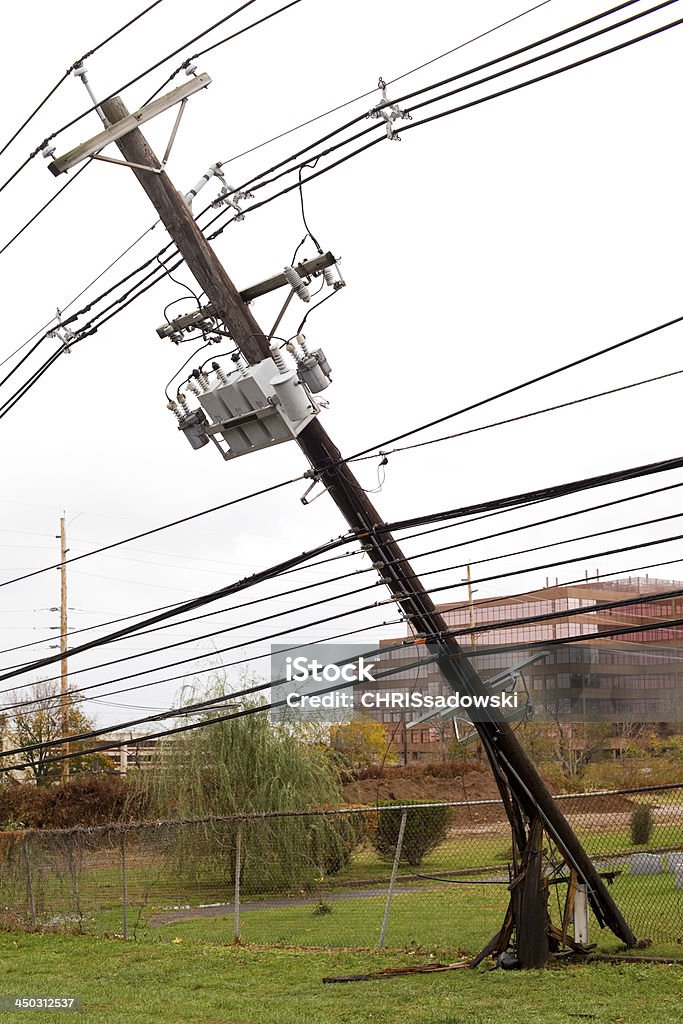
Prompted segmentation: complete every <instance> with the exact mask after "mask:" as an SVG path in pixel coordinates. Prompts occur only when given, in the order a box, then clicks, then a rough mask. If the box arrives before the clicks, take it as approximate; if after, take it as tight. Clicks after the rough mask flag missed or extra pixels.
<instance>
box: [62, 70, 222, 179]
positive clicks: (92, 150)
mask: <svg viewBox="0 0 683 1024" xmlns="http://www.w3.org/2000/svg"><path fill="white" fill-rule="evenodd" d="M80 77H83V76H82V75H81V76H80ZM210 84H211V78H210V77H209V75H207V74H201V75H197V77H196V78H188V80H187V81H186V82H183V84H182V85H179V86H178V87H177V89H173V90H172V91H171V92H169V93H166V95H164V96H160V97H159V99H158V100H152V102H151V103H148V104H147V105H146V106H144V107H141V108H140V109H139V110H136V111H135V113H133V114H129V115H128V117H124V118H123V119H122V120H121V121H117V122H116V124H113V125H109V126H108V127H107V128H105V129H104V131H102V132H100V133H99V135H95V136H94V137H93V138H92V139H88V141H87V142H82V143H81V144H80V146H76V147H75V149H71V150H69V152H68V153H64V155H63V156H58V157H56V158H55V159H54V160H53V161H52V163H51V164H48V166H49V168H50V170H51V171H52V173H53V174H54V175H55V177H56V176H57V175H59V174H64V173H65V171H70V170H71V168H72V167H76V165H77V164H80V163H83V161H84V160H87V159H88V158H89V157H93V158H94V159H96V160H105V161H107V162H108V163H118V164H123V165H124V166H126V167H133V166H134V167H138V168H141V169H142V170H145V171H151V172H152V173H153V174H160V173H161V171H162V170H163V164H164V163H165V162H166V160H168V157H169V154H170V151H171V146H172V145H173V141H174V139H175V136H176V132H177V131H178V124H179V123H180V117H181V116H182V110H183V107H184V101H185V100H187V99H188V98H189V97H190V96H192V95H194V93H196V92H199V90H200V89H206V87H207V86H208V85H210ZM176 103H180V104H181V108H180V112H179V114H178V116H177V118H176V121H175V124H174V126H173V130H172V132H171V138H170V140H169V144H168V146H167V147H166V154H165V156H164V161H163V162H162V166H161V167H160V168H157V167H145V165H144V164H132V163H129V162H128V161H125V160H114V158H113V157H105V156H101V155H100V153H101V151H102V150H103V149H104V147H105V146H108V145H109V144H110V143H111V142H116V141H117V140H118V139H121V138H123V136H124V135H128V134H129V133H130V132H132V131H134V129H135V128H139V127H140V125H142V124H145V123H146V122H147V121H151V120H152V118H154V117H157V115H159V114H162V113H163V112H164V111H165V110H168V109H169V108H170V107H174V106H175V105H176Z"/></svg>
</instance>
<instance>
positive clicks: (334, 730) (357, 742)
mask: <svg viewBox="0 0 683 1024" xmlns="http://www.w3.org/2000/svg"><path fill="white" fill-rule="evenodd" d="M330 743H331V745H332V748H333V750H336V751H337V753H338V754H340V755H341V757H342V760H343V761H344V763H345V764H346V765H348V767H349V768H367V767H368V766H369V765H371V764H377V763H378V762H379V761H381V760H382V759H383V758H384V756H385V755H386V753H387V736H386V732H385V728H384V726H383V725H382V723H381V722H373V721H361V720H358V721H353V722H344V723H343V724H341V725H333V726H332V727H331V729H330Z"/></svg>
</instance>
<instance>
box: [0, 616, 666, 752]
mask: <svg viewBox="0 0 683 1024" xmlns="http://www.w3.org/2000/svg"><path fill="white" fill-rule="evenodd" d="M661 626H665V627H667V628H673V627H680V626H683V619H666V620H664V621H663V622H662V623H660V626H659V627H658V628H661ZM649 628H650V629H651V628H653V627H649ZM647 631H648V627H645V628H643V626H642V625H641V624H638V625H636V626H626V627H624V626H620V627H617V628H616V629H611V630H598V631H596V632H595V633H592V634H584V633H580V634H577V635H574V636H569V637H561V638H560V637H558V638H553V639H549V640H542V641H528V642H524V643H522V644H515V645H512V646H510V645H508V646H495V647H491V648H487V650H486V652H485V654H486V655H490V654H491V653H493V652H496V651H509V650H518V649H523V650H529V649H537V648H539V647H559V646H566V645H567V644H570V643H579V644H580V643H586V641H590V640H593V641H594V640H596V639H604V638H608V637H613V636H622V635H632V634H634V633H642V632H647ZM451 632H452V631H449V633H451ZM453 632H454V631H453ZM437 639H441V637H439V638H437ZM423 642H429V639H428V638H427V640H426V641H423ZM481 653H482V652H481V651H479V652H473V653H472V655H471V656H472V657H475V658H476V657H477V656H480V655H481ZM442 656H443V655H441V654H437V655H435V656H434V658H433V659H429V660H437V659H438V658H440V657H442ZM427 660H428V659H420V660H419V661H418V662H416V663H415V665H420V664H425V662H426V661H427ZM409 668H411V666H410V665H405V664H402V665H400V666H398V667H396V668H392V669H388V670H387V671H386V672H384V673H381V674H380V673H378V674H377V676H376V677H375V678H376V679H379V678H385V677H390V676H392V675H397V674H399V673H400V672H405V671H407V670H408V669H409ZM273 685H275V683H274V682H270V683H266V684H259V686H258V688H259V689H264V688H268V687H271V686H273ZM340 688H341V686H340V683H339V682H335V683H331V684H330V685H329V686H327V687H324V688H322V689H319V690H316V691H314V692H313V693H311V694H310V696H320V695H322V694H325V693H331V692H334V691H335V690H339V689H340ZM254 691H255V688H251V687H250V688H249V691H246V690H245V691H239V692H238V693H232V694H224V695H222V696H221V697H218V698H211V700H212V701H213V702H214V703H213V705H211V704H209V703H208V701H207V702H200V703H199V704H198V705H194V706H192V705H191V706H190V708H189V709H187V708H186V709H184V712H185V713H186V714H187V713H201V712H202V711H207V710H209V709H210V708H211V707H212V706H213V707H215V706H216V705H217V704H219V703H220V702H221V701H222V702H223V703H224V702H225V701H226V700H230V701H234V700H235V698H236V697H238V696H244V695H247V693H248V692H254ZM286 703H287V700H286V698H284V699H283V700H280V701H271V702H269V703H268V702H267V703H263V704H258V705H255V706H251V707H246V708H243V709H241V710H240V711H236V712H233V713H231V714H228V715H216V716H213V717H211V718H208V719H204V720H200V721H198V722H191V723H187V724H185V725H183V726H176V727H174V728H171V729H164V730H162V731H161V732H159V733H147V734H145V735H144V736H140V737H137V738H136V737H133V738H127V739H125V740H121V741H111V742H108V743H106V744H103V745H101V746H99V747H95V748H92V749H87V750H80V751H72V752H69V753H68V754H60V755H56V756H54V757H50V758H47V759H45V761H44V762H43V763H53V762H57V761H63V760H68V759H70V758H72V757H76V756H83V755H84V754H90V753H99V752H101V751H103V750H113V749H118V748H119V747H120V746H123V745H127V744H129V743H136V742H149V741H150V740H153V739H161V738H164V737H166V736H171V735H178V734H180V733H183V732H188V731H191V730H194V729H198V728H208V727H210V726H211V725H216V724H219V723H220V722H224V721H229V720H232V719H236V718H242V717H245V716H247V715H252V714H262V713H263V712H265V711H272V710H274V709H276V708H278V707H283V706H285V705H286ZM163 717H171V716H170V715H168V714H167V715H165V716H163ZM154 720H156V721H160V720H163V718H162V716H150V717H149V718H148V719H147V723H149V722H151V721H154ZM135 724H143V723H142V721H138V722H136V723H135ZM124 728H130V723H126V724H125V725H120V726H119V727H118V728H117V727H116V726H114V727H111V726H110V727H103V728H102V729H101V730H92V731H91V733H90V734H81V735H80V736H64V737H60V738H59V739H55V740H50V741H48V742H47V743H44V744H39V745H25V746H23V747H19V748H15V749H13V750H10V751H5V752H3V753H2V755H0V756H16V755H17V754H22V753H26V752H30V751H32V750H34V749H49V748H50V747H55V746H60V745H64V743H65V742H70V743H75V742H80V741H82V740H83V739H85V738H94V736H96V735H103V734H106V733H109V734H110V733H112V732H116V731H120V730H121V729H124ZM25 767H30V762H29V763H27V764H22V763H20V764H13V765H8V766H7V767H5V768H0V772H9V771H18V770H22V769H23V768H25Z"/></svg>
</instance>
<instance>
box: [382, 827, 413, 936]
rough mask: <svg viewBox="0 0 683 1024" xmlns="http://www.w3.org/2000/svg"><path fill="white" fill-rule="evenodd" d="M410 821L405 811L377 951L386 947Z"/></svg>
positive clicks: (397, 841)
mask: <svg viewBox="0 0 683 1024" xmlns="http://www.w3.org/2000/svg"><path fill="white" fill-rule="evenodd" d="M407 819H408V811H404V812H403V814H402V815H401V824H400V826H399V829H398V839H397V840H396V853H395V854H394V863H393V865H392V868H391V878H390V879H389V889H388V891H387V904H386V906H385V908H384V918H383V920H382V928H381V931H380V933H379V939H378V940H377V949H381V948H382V946H383V945H384V939H385V937H386V934H387V925H388V924H389V911H390V910H391V901H392V899H393V898H394V888H395V886H396V875H397V874H398V865H399V861H400V860H401V850H402V849H403V836H404V834H405V830H406V821H407Z"/></svg>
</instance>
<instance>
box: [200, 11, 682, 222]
mask: <svg viewBox="0 0 683 1024" xmlns="http://www.w3.org/2000/svg"><path fill="white" fill-rule="evenodd" d="M631 2H633V0H631ZM631 2H629V3H626V4H622V5H620V8H621V7H626V6H630V5H631ZM678 2H679V0H663V3H660V4H658V5H656V6H655V7H651V8H648V9H647V10H646V11H643V12H640V13H638V14H635V15H632V16H631V17H630V18H627V19H624V20H622V21H620V22H616V23H614V24H613V25H610V26H608V27H607V28H604V29H600V30H598V31H596V32H593V33H589V34H588V35H586V36H583V37H582V38H581V39H577V40H574V41H573V42H570V43H566V44H564V46H562V47H559V48H558V49H556V50H553V51H550V52H549V53H545V54H540V55H538V56H536V57H533V58H531V59H529V60H528V61H525V62H522V63H520V64H518V65H515V66H514V67H512V68H506V69H504V70H503V71H500V72H497V73H496V74H495V75H491V76H488V77H486V78H482V79H478V80H476V81H474V82H468V83H467V84H466V85H464V86H462V87H461V88H460V89H459V90H457V91H466V90H469V89H473V88H476V87H477V86H479V85H482V84H484V83H486V82H487V81H489V80H491V79H493V78H497V77H499V76H500V75H507V74H511V73H513V72H515V71H518V70H520V69H521V68H524V67H527V66H528V65H530V64H533V63H536V62H537V61H539V60H544V59H546V58H547V57H551V56H554V55H556V54H557V53H560V52H562V51H564V50H567V49H573V48H574V47H576V46H580V45H582V44H583V43H585V42H587V41H590V40H592V39H594V38H595V37H596V36H600V35H603V34H604V33H605V32H611V31H614V30H615V29H618V28H621V27H622V26H623V25H626V24H629V23H630V22H632V21H635V20H638V19H639V18H642V17H645V16H647V15H648V14H651V13H653V12H655V11H658V10H660V9H661V8H662V7H666V6H669V5H670V4H672V3H678ZM620 8H617V9H620ZM613 10H614V9H613ZM610 13H612V11H607V12H605V13H604V14H601V15H597V16H596V17H595V18H592V19H588V21H589V22H590V21H595V20H598V19H599V18H602V17H605V16H606V15H607V14H610ZM579 24H584V23H579ZM677 24H679V22H672V23H670V24H668V25H665V26H663V28H659V29H656V30H654V31H652V32H648V33H645V34H644V35H642V36H638V37H636V38H634V39H630V40H627V41H626V42H625V43H622V44H620V45H619V46H616V47H612V48H610V49H607V50H604V51H602V52H600V53H597V54H593V55H591V56H590V57H587V58H584V59H583V60H582V61H578V62H576V63H574V64H570V65H566V66H565V67H563V68H559V69H556V70H555V71H553V72H549V73H547V74H545V75H541V76H540V77H537V78H534V79H531V80H529V81H527V82H523V83H518V84H517V85H515V86H512V87H510V88H508V89H504V90H502V91H499V92H497V93H492V94H490V95H488V96H485V97H482V98H481V99H479V100H476V101H473V102H472V103H468V104H464V105H463V106H461V107H458V108H455V109H453V110H451V111H447V112H445V113H446V114H451V113H457V112H459V111H460V110H464V109H468V108H469V107H470V106H476V105H478V104H480V103H483V102H486V101H488V100H489V99H497V98H498V97H499V96H503V95H507V93H508V92H514V91H517V90H518V89H521V88H524V87H525V86H526V85H532V84H535V83H537V82H540V81H544V80H545V79H546V78H549V77H552V76H553V75H556V74H561V73H562V72H564V71H569V70H571V69H573V68H575V67H578V66H580V65H582V64H584V63H588V62H590V61H592V60H597V59H599V58H601V57H604V56H608V55H609V54H611V53H613V52H615V51H616V50H619V49H623V48H625V47H627V46H631V45H634V44H635V43H637V42H642V41H643V40H644V39H648V38H650V36H652V35H656V34H657V33H659V32H661V31H666V30H667V29H669V28H673V27H675V26H676V25H677ZM577 27H579V26H577V25H574V26H571V27H570V28H568V29H564V30H562V31H561V32H558V33H555V34H554V36H552V37H549V38H557V37H558V36H561V35H565V34H567V33H568V32H571V31H573V30H574V29H575V28H577ZM544 41H546V40H541V41H540V43H531V44H529V45H527V46H526V47H522V48H521V49H519V50H517V51H513V53H512V54H506V55H505V56H504V57H499V58H495V59H494V60H492V61H488V62H486V63H485V64H482V65H480V66H479V67H477V68H474V69H469V70H468V71H464V72H461V73H460V74H459V75H457V76H454V78H462V77H466V76H468V75H470V74H474V73H475V72H476V71H478V70H481V69H483V68H486V67H490V66H492V65H493V64H497V63H499V62H500V61H502V60H505V59H507V58H508V57H510V56H514V55H515V54H517V53H522V52H525V51H527V50H530V49H533V48H535V47H536V46H538V45H541V43H542V42H544ZM450 80H452V79H446V80H445V81H450ZM440 84H443V83H436V85H434V86H425V87H424V88H423V89H421V90H417V91H416V92H415V93H408V94H406V96H404V97H400V99H401V100H402V99H406V98H408V97H410V96H413V95H418V94H422V93H424V92H428V91H431V90H432V89H434V88H437V87H438V85H440ZM448 95H452V94H451V93H448V94H445V95H441V96H436V97H432V98H431V99H429V100H425V101H424V102H423V103H421V104H419V106H415V107H413V108H411V109H419V107H421V106H426V105H429V104H431V103H438V102H440V101H441V100H443V99H445V98H446V96H448ZM394 102H398V101H394ZM382 106H383V104H380V105H379V107H377V108H375V109H378V110H379V109H381V107H382ZM408 113H410V110H408ZM366 116H367V115H365V114H361V115H358V116H356V117H354V118H353V119H352V120H351V121H348V122H346V124H344V125H341V126H340V127H339V128H336V129H334V130H333V131H331V132H329V133H328V134H327V135H324V136H322V138H320V139H318V140H317V141H316V142H313V143H310V144H309V145H307V146H305V147H304V148H303V149H300V150H298V151H297V152H296V153H294V154H292V155H291V156H290V157H287V158H286V159H284V160H280V161H279V162H278V163H276V164H274V165H273V166H272V167H271V168H270V169H269V170H268V171H265V172H262V173H261V174H258V175H256V176H255V177H253V178H250V179H248V180H247V181H246V182H243V183H242V184H241V185H240V186H239V189H240V190H244V189H247V188H248V189H250V190H251V191H257V190H258V189H261V188H264V187H265V186H267V185H270V184H272V183H273V182H275V181H278V180H279V179H280V178H282V177H284V176H286V175H288V174H291V173H293V172H294V171H298V170H300V169H302V168H304V167H305V166H306V165H307V163H308V162H310V161H314V162H316V163H317V161H318V160H320V159H321V158H322V157H324V156H329V154H330V153H333V152H336V150H338V149H341V148H343V147H344V146H348V145H349V144H350V143H351V142H354V141H356V140H358V139H360V138H363V137H364V136H366V135H369V134H372V133H373V132H375V131H376V130H378V129H379V130H380V131H381V134H380V135H379V136H378V137H377V138H376V139H374V140H372V141H371V142H369V143H367V144H365V145H364V146H361V147H359V148H358V149H357V150H354V151H353V152H352V153H350V154H348V155H347V156H346V157H342V158H341V159H339V160H337V161H336V162H335V163H334V164H332V165H330V166H328V167H326V168H323V169H322V170H320V171H318V172H316V173H314V174H311V175H309V176H308V178H307V179H306V180H307V181H311V180H313V179H314V178H316V177H319V176H320V175H321V174H324V173H326V172H327V171H328V170H330V169H332V167H336V166H339V165H340V164H342V163H345V162H346V160H348V159H351V158H352V157H354V156H357V155H359V154H360V153H362V152H364V151H365V150H367V149H370V148H372V146H374V145H377V144H378V143H379V142H383V141H385V139H386V133H385V130H384V126H383V124H382V123H379V124H377V123H375V124H373V125H370V126H369V127H368V128H365V129H363V130H362V131H359V132H356V134H355V135H352V136H350V137H349V138H347V139H344V140H343V141H341V142H338V143H336V144H335V145H333V146H329V147H328V148H327V149H325V150H323V151H322V152H320V153H318V154H315V155H314V156H313V157H307V158H306V159H305V160H304V161H302V162H301V163H299V164H295V165H294V166H292V167H290V168H288V169H286V170H283V171H281V172H280V173H279V174H276V175H274V176H273V177H271V178H268V179H267V180H266V181H263V180H262V179H263V178H265V177H266V175H268V174H271V172H273V171H276V170H278V169H279V168H281V167H284V166H285V165H286V164H288V163H291V161H292V160H294V159H296V158H297V157H299V156H301V155H302V154H304V153H306V152H308V150H310V149H312V148H313V147H314V146H316V145H319V144H321V143H322V142H326V141H328V140H329V139H332V138H334V137H335V136H336V135H339V134H340V133H341V132H343V131H345V130H346V129H348V128H351V127H353V126H354V125H356V124H358V123H359V122H361V121H364V120H365V118H366ZM443 116H445V114H444V115H443ZM430 120H432V118H423V119H422V120H421V121H418V122H415V123H413V124H412V125H410V126H406V127H404V128H402V129H393V134H394V136H400V134H401V133H402V132H403V131H406V130H408V128H414V127H417V125H419V124H424V123H427V122H428V121H430ZM294 187H297V188H298V187H299V186H298V184H297V185H296V186H291V187H290V188H289V189H286V190H284V191H283V192H281V193H278V195H284V194H286V192H287V191H291V189H292V188H294ZM272 198H275V197H272ZM269 201H270V200H269ZM260 205H262V204H261V203H255V204H252V205H251V206H250V207H247V208H245V210H244V211H243V212H244V213H248V212H250V211H252V210H254V209H258V207H259V206H260ZM202 212H205V211H202ZM222 216H225V211H223V212H222V213H219V214H217V216H216V217H214V218H213V221H211V222H210V223H209V226H210V225H211V224H212V223H214V221H216V220H218V219H219V218H220V217H222ZM212 237H214V236H212Z"/></svg>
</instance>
